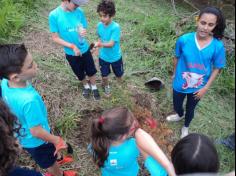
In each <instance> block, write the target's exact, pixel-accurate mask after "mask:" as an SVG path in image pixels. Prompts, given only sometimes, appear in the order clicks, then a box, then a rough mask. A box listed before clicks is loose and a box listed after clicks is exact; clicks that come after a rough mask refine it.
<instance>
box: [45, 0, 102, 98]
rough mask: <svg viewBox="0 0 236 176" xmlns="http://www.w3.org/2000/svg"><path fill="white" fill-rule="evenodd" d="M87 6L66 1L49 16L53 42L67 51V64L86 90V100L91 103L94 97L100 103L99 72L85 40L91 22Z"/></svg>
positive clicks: (84, 0) (82, 0) (82, 1)
mask: <svg viewBox="0 0 236 176" xmlns="http://www.w3.org/2000/svg"><path fill="white" fill-rule="evenodd" d="M87 2H88V0H62V3H61V5H60V6H59V7H57V8H56V9H54V10H53V11H51V12H50V14H49V28H50V32H51V33H52V39H53V41H54V42H56V43H57V44H59V45H62V46H63V47H64V52H65V54H66V59H67V61H68V62H69V64H70V66H71V68H72V70H73V72H74V74H75V75H76V76H77V77H78V79H79V80H80V81H81V82H82V84H83V86H84V87H83V92H82V95H83V97H84V98H85V99H89V98H90V95H91V94H92V95H93V98H94V99H95V100H100V94H99V91H98V89H97V86H96V73H97V70H96V67H95V64H94V60H93V56H92V54H91V52H90V49H89V45H88V42H87V40H86V39H85V36H86V34H87V31H86V29H87V27H88V25H87V20H86V17H85V14H84V11H83V10H82V9H81V8H80V6H81V5H83V4H86V3H87ZM86 76H88V79H89V82H90V84H91V85H89V83H88V81H87V79H86Z"/></svg>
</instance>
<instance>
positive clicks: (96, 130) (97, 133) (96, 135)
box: [91, 119, 111, 167]
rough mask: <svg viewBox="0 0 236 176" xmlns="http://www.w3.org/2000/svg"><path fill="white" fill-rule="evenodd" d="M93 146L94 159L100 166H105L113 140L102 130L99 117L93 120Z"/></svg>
mask: <svg viewBox="0 0 236 176" xmlns="http://www.w3.org/2000/svg"><path fill="white" fill-rule="evenodd" d="M91 133H92V147H93V151H94V152H93V159H94V161H95V162H96V164H97V165H98V166H99V167H103V165H104V162H105V161H106V159H107V157H108V154H109V148H110V145H111V141H110V140H109V139H108V138H107V136H106V135H105V134H104V132H103V130H102V123H101V122H99V120H98V119H95V120H94V121H93V122H92V127H91Z"/></svg>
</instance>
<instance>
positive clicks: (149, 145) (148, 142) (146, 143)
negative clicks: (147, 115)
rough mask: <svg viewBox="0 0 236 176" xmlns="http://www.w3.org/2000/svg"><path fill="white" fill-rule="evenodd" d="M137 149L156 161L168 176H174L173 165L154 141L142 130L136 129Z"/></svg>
mask: <svg viewBox="0 0 236 176" xmlns="http://www.w3.org/2000/svg"><path fill="white" fill-rule="evenodd" d="M135 138H136V141H137V144H138V147H139V148H140V149H141V150H143V151H144V152H146V153H147V154H148V155H150V156H152V157H153V158H154V159H155V160H157V161H158V162H159V163H160V164H161V165H162V166H163V167H164V168H165V169H166V171H167V172H168V175H169V176H175V175H176V174H175V170H174V167H173V164H172V163H171V162H170V161H169V159H168V158H167V156H166V155H165V154H164V152H163V151H162V150H161V149H160V147H159V146H158V145H157V143H156V142H155V141H154V139H153V138H152V137H151V136H150V135H149V134H148V133H147V132H145V131H144V130H142V129H138V130H137V131H136V133H135Z"/></svg>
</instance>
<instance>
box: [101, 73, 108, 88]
mask: <svg viewBox="0 0 236 176" xmlns="http://www.w3.org/2000/svg"><path fill="white" fill-rule="evenodd" d="M102 85H103V86H104V87H106V86H108V85H109V79H108V76H107V77H102Z"/></svg>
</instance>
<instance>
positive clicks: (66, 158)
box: [57, 156, 74, 165]
mask: <svg viewBox="0 0 236 176" xmlns="http://www.w3.org/2000/svg"><path fill="white" fill-rule="evenodd" d="M73 161H74V159H73V158H72V156H63V157H62V158H60V159H59V160H57V163H58V164H59V165H63V164H68V163H72V162H73Z"/></svg>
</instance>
